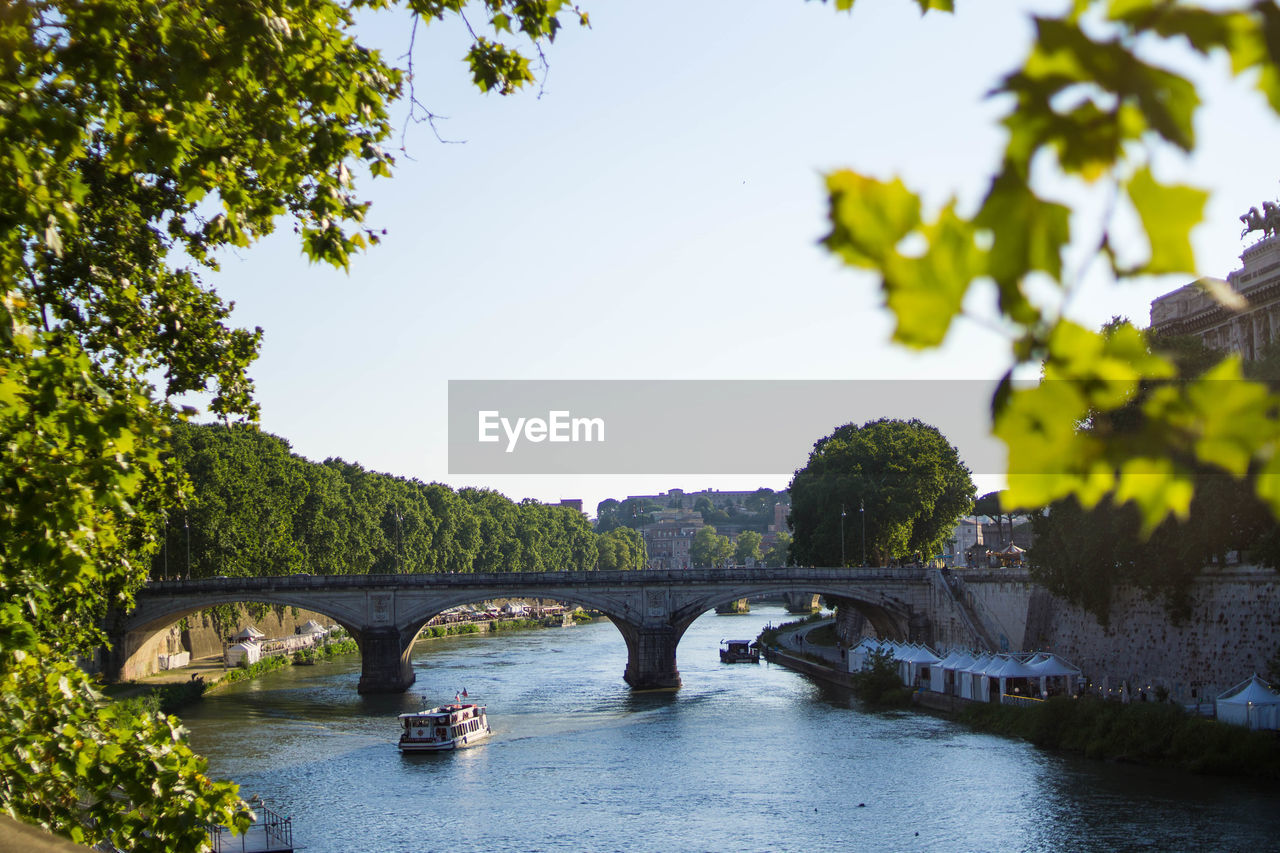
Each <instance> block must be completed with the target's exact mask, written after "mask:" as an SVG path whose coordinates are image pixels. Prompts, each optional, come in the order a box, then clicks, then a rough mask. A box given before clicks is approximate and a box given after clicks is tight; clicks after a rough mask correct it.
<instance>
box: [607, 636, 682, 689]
mask: <svg viewBox="0 0 1280 853" xmlns="http://www.w3.org/2000/svg"><path fill="white" fill-rule="evenodd" d="M614 624H615V625H617V626H618V629H619V630H620V631H621V632H622V636H623V637H624V638H625V639H626V641H627V671H626V672H625V673H624V674H623V676H622V677H623V679H624V680H625V681H626V682H627V684H630V685H631V688H632V689H633V690H676V689H678V688H679V687H680V670H678V669H676V644H677V643H678V642H680V632H677V631H676V629H675V627H674V626H671V625H661V626H656V627H646V626H637V625H628V626H625V627H624V625H623V624H621V623H619V622H617V621H615V622H614Z"/></svg>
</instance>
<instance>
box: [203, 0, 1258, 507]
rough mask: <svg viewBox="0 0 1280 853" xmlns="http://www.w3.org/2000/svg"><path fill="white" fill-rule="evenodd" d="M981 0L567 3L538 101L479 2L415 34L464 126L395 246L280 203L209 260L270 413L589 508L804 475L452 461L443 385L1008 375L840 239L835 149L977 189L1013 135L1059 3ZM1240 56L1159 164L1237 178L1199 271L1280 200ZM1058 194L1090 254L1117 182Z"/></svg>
mask: <svg viewBox="0 0 1280 853" xmlns="http://www.w3.org/2000/svg"><path fill="white" fill-rule="evenodd" d="M957 5H958V6H959V7H960V11H959V12H958V13H957V14H956V15H937V14H930V15H929V16H928V17H925V18H921V16H920V15H919V13H918V10H917V8H916V6H915V4H914V3H913V2H910V0H861V2H860V3H859V4H858V6H857V9H856V11H855V12H854V13H853V14H852V15H848V14H838V13H836V12H835V11H834V9H833V8H832V7H831V6H830V5H827V4H819V3H806V2H801V0H770V2H745V1H744V0H732V2H730V0H713V2H698V3H687V2H672V0H648V2H626V3H624V2H592V0H584V3H583V7H584V8H585V9H586V10H587V11H588V12H589V13H590V15H591V22H592V27H591V29H590V30H583V29H580V28H578V27H577V26H576V24H573V25H569V26H567V27H566V29H565V30H564V32H563V33H562V35H561V36H560V38H559V39H558V40H557V42H556V44H554V45H553V46H551V47H550V48H549V49H548V51H547V56H548V59H549V60H550V63H551V66H550V70H549V72H548V73H547V74H546V76H545V82H544V85H543V87H542V92H541V96H539V92H538V89H537V88H535V89H534V90H532V91H528V92H524V93H521V94H517V95H515V96H511V97H507V98H503V97H499V96H497V95H484V94H481V93H479V92H478V91H477V90H476V89H474V88H473V87H471V85H470V83H469V80H468V74H467V70H466V66H465V65H464V63H463V61H462V55H463V53H464V51H465V49H466V44H467V40H466V35H465V32H464V31H463V30H461V29H460V26H459V25H456V24H453V23H450V22H445V23H438V24H434V25H432V27H430V28H429V29H428V30H427V31H425V32H423V31H421V30H420V31H419V34H418V39H417V50H416V54H415V67H416V70H417V95H418V98H419V100H421V101H422V102H424V103H425V104H426V105H427V106H429V107H430V108H431V109H432V110H433V111H434V112H435V113H437V114H438V115H441V116H446V117H447V120H444V121H441V122H440V123H439V125H438V126H439V128H440V132H441V135H442V136H443V137H444V138H445V139H447V140H451V141H456V144H455V142H450V143H448V144H442V143H440V142H438V141H437V140H436V138H435V136H434V135H433V134H432V132H431V130H430V129H429V128H427V127H426V126H416V127H411V128H410V129H409V130H408V131H407V136H406V138H405V144H406V147H407V156H406V155H405V154H400V155H399V156H398V160H399V163H398V166H397V168H396V170H395V175H394V177H393V178H391V179H390V180H385V179H380V180H378V181H373V182H370V181H368V180H365V181H363V182H362V183H361V184H360V185H359V189H360V190H361V192H362V193H363V195H364V197H367V198H369V199H371V200H372V201H373V209H372V211H371V214H370V217H369V224H370V225H372V226H374V227H378V228H386V229H387V232H388V234H387V237H386V238H385V240H384V242H383V244H382V245H381V246H379V247H377V248H375V249H373V250H372V251H370V252H369V253H367V254H365V255H363V256H360V257H357V258H356V259H355V260H354V262H353V264H352V268H351V271H350V273H349V274H344V273H342V272H335V271H333V270H330V269H328V268H326V267H319V266H312V265H309V264H308V263H307V262H306V261H305V259H304V258H303V257H302V256H301V253H300V252H299V250H298V245H297V242H296V239H295V238H294V236H293V235H292V233H291V232H290V231H289V229H288V228H287V227H285V228H283V229H282V233H281V234H279V235H277V236H276V237H273V238H271V239H269V240H267V241H265V242H264V243H262V244H259V245H258V246H256V247H254V248H252V249H250V250H247V251H245V252H242V253H239V254H237V255H233V256H228V257H226V258H225V260H224V262H223V267H222V270H221V272H219V273H217V274H213V275H210V276H209V277H208V279H207V280H208V282H209V283H211V284H213V286H214V287H215V288H216V289H217V290H218V291H219V292H220V293H221V294H222V295H223V296H224V297H225V298H227V299H231V300H234V301H235V302H236V305H237V308H236V312H235V315H234V316H235V320H236V322H238V323H239V324H241V325H245V326H255V325H257V326H262V327H263V328H264V329H265V330H266V340H265V343H264V345H263V349H262V355H261V358H260V359H259V361H258V362H257V364H256V365H255V366H254V368H253V370H252V373H253V376H254V377H255V379H256V382H257V398H258V400H259V402H260V403H261V406H262V427H263V428H264V429H265V430H267V431H268V432H271V433H274V434H276V435H280V436H282V437H284V438H286V439H288V440H289V441H290V442H291V443H292V445H293V448H294V450H295V451H296V452H298V453H301V454H302V455H304V456H307V457H308V458H311V459H315V460H321V459H324V458H326V457H329V456H340V457H342V458H344V459H347V460H349V461H355V462H359V463H360V464H362V465H364V466H365V467H367V468H370V469H373V470H378V471H386V472H390V473H393V474H398V475H403V476H408V477H417V478H419V479H422V480H425V481H433V480H435V481H440V482H445V483H449V484H450V485H452V486H455V487H459V486H465V485H476V486H486V487H491V488H496V489H498V490H500V491H502V492H504V493H505V494H507V495H508V496H510V497H511V498H513V499H516V500H519V499H521V498H524V497H533V498H538V499H541V500H557V499H559V498H562V497H580V498H583V499H584V500H585V501H586V506H587V508H588V509H589V510H592V511H593V510H594V508H595V505H596V503H597V502H598V501H600V500H602V499H604V498H606V497H618V498H622V497H625V496H626V495H627V494H641V493H648V492H653V491H657V490H665V489H668V488H671V487H680V488H685V489H686V490H690V489H698V488H704V487H714V488H722V489H732V488H756V487H758V486H762V485H763V486H769V487H771V488H784V487H785V486H786V484H787V482H788V480H789V473H790V472H779V473H778V474H777V475H776V476H773V477H719V478H717V477H706V476H699V477H687V476H682V475H680V473H679V472H670V473H663V474H661V475H656V476H652V477H606V476H598V477H532V476H529V477H506V478H487V479H486V478H461V477H450V476H449V473H448V466H447V460H446V439H447V433H446V387H447V385H446V383H447V382H448V380H450V379H864V378H867V379H870V378H892V379H901V380H903V381H910V380H916V379H929V380H938V379H992V378H994V377H997V376H999V375H1000V374H1001V373H1002V372H1003V371H1004V370H1005V369H1006V367H1007V359H1008V355H1007V344H1006V341H1005V339H1004V338H1003V337H1002V335H1001V334H1000V332H999V331H998V330H996V329H995V328H993V327H992V325H990V324H987V323H983V322H974V321H962V322H961V323H960V324H959V325H957V326H955V327H953V330H952V333H951V335H950V337H949V339H948V341H947V344H946V346H945V347H944V348H943V349H942V350H940V351H937V352H933V353H928V354H923V355H916V354H911V353H907V352H905V351H904V350H902V349H900V348H897V347H895V346H892V345H891V344H890V342H889V335H890V331H891V324H890V319H889V317H888V315H887V314H886V312H885V311H883V310H882V309H881V308H880V301H879V294H878V292H877V290H876V281H875V279H874V278H873V277H872V276H869V275H866V274H864V273H861V272H854V271H852V270H847V269H845V268H842V267H841V266H840V265H839V264H838V263H837V262H836V261H835V260H834V259H833V258H832V257H830V256H828V255H827V254H826V253H825V252H824V251H823V250H822V249H821V248H820V247H818V246H817V240H818V239H819V238H820V237H821V236H822V235H823V234H824V233H825V226H826V221H825V215H826V208H825V197H824V194H823V190H822V173H823V172H824V171H826V170H830V169H834V168H839V167H846V166H847V167H850V168H854V169H857V170H859V171H862V172H866V173H870V174H874V175H877V176H879V177H883V178H888V177H891V176H893V175H900V176H902V177H903V178H904V179H905V180H906V181H907V183H908V185H911V186H914V187H916V188H918V189H923V190H926V191H927V194H926V200H927V201H928V202H929V203H931V204H933V205H939V204H941V203H942V202H944V201H945V200H946V198H947V197H948V196H949V195H951V194H953V193H955V194H958V195H959V196H960V198H961V199H962V201H965V202H968V203H969V204H970V205H971V207H970V209H972V205H973V204H974V203H976V201H977V200H978V199H979V198H980V197H981V194H982V193H983V191H984V190H985V186H986V183H987V181H988V180H989V177H990V174H991V172H992V170H993V169H994V167H995V165H996V162H997V159H998V156H999V152H1000V146H1001V144H1002V134H1001V132H1000V131H999V128H998V126H997V124H996V119H997V117H998V116H999V115H1000V113H1001V109H1002V106H1003V105H1002V104H1001V103H1000V102H998V101H993V100H990V99H987V98H985V97H984V95H985V93H986V92H987V91H989V90H990V89H991V88H992V87H993V86H994V85H995V84H996V83H997V81H998V80H999V78H1000V76H1001V75H1002V74H1003V73H1005V72H1007V71H1009V70H1011V69H1012V68H1014V67H1015V66H1016V64H1018V63H1019V62H1020V60H1021V58H1022V56H1023V54H1024V53H1025V51H1026V48H1027V43H1028V38H1029V34H1030V22H1029V18H1028V10H1029V9H1037V8H1038V9H1042V10H1056V9H1057V8H1058V7H1059V6H1061V5H1062V4H1060V3H1014V2H1007V3H999V4H988V3H979V2H975V1H974V0H960V2H959V3H958V4H957ZM995 7H998V8H995ZM358 33H359V35H360V38H361V40H362V41H364V42H365V43H367V44H370V45H372V46H377V47H380V48H382V49H383V51H384V54H385V55H386V56H388V57H389V58H392V59H395V58H396V57H400V56H402V55H403V54H404V53H405V50H406V48H407V46H408V40H409V26H408V19H407V17H405V16H399V15H397V14H386V13H384V14H380V15H373V16H370V17H368V18H366V19H363V20H362V22H361V25H360V28H359V30H358ZM1173 59H1174V60H1175V61H1178V62H1180V63H1182V64H1183V65H1185V62H1183V58H1182V57H1180V56H1174V57H1173ZM1221 66H1222V63H1219V64H1218V69H1214V68H1209V69H1207V73H1205V74H1203V75H1200V76H1201V77H1202V78H1203V80H1205V81H1206V82H1205V83H1204V85H1203V86H1202V91H1201V94H1202V97H1203V98H1204V100H1206V101H1207V102H1209V103H1210V107H1209V108H1208V109H1207V110H1205V111H1204V112H1203V114H1202V115H1201V118H1200V122H1199V124H1198V134H1199V139H1200V144H1201V149H1202V150H1201V152H1200V153H1199V154H1198V156H1197V158H1196V159H1195V160H1193V161H1190V162H1187V161H1183V160H1181V159H1180V158H1178V157H1173V156H1163V155H1162V156H1159V157H1157V159H1156V161H1155V165H1156V167H1157V172H1158V173H1159V174H1161V175H1162V176H1163V177H1173V176H1176V177H1179V178H1180V179H1182V180H1186V181H1188V182H1190V183H1196V184H1199V185H1201V186H1205V187H1208V188H1211V189H1212V190H1213V191H1214V192H1215V196H1214V199H1213V201H1212V203H1211V206H1210V208H1209V215H1208V222H1207V223H1206V224H1205V225H1204V226H1202V227H1200V228H1199V229H1197V231H1196V232H1194V238H1195V242H1196V248H1197V252H1198V259H1199V263H1200V265H1201V269H1200V273H1201V274H1206V275H1215V276H1219V277H1224V276H1225V275H1226V273H1227V272H1228V271H1230V270H1231V269H1234V268H1235V267H1236V266H1237V265H1238V260H1237V256H1238V255H1239V253H1240V251H1241V250H1242V248H1243V244H1242V242H1241V241H1240V240H1239V233H1240V224H1239V223H1238V221H1237V220H1236V217H1237V216H1238V215H1239V214H1240V213H1242V212H1244V211H1245V210H1247V209H1248V208H1249V207H1250V206H1254V205H1257V206H1260V205H1261V203H1262V201H1263V200H1266V199H1273V198H1275V197H1276V196H1277V195H1280V187H1277V179H1278V178H1280V174H1277V172H1278V169H1277V158H1276V152H1277V151H1280V128H1277V126H1276V123H1275V122H1274V121H1271V120H1269V119H1268V118H1267V114H1266V113H1265V112H1264V106H1263V104H1262V102H1261V99H1260V98H1258V97H1257V96H1256V95H1254V94H1252V92H1251V91H1250V90H1249V89H1248V87H1247V86H1245V85H1244V84H1241V83H1238V82H1237V83H1235V84H1232V85H1230V86H1225V87H1224V86H1221V85H1219V83H1218V82H1214V81H1221V80H1222V79H1224V77H1223V75H1222V74H1221V73H1220V67H1221ZM396 115H397V124H399V123H400V121H401V120H402V117H403V108H402V107H398V108H397V113H396ZM399 145H400V138H399V135H398V134H397V138H396V139H395V140H393V141H392V142H391V143H389V145H388V147H389V148H393V149H395V148H398V147H399ZM1042 189H1043V190H1044V191H1046V192H1048V193H1049V194H1053V195H1058V196H1059V197H1062V198H1068V199H1070V200H1072V201H1080V202H1082V203H1083V210H1084V211H1085V214H1084V215H1082V216H1080V217H1078V219H1077V221H1076V222H1075V223H1073V234H1074V235H1075V236H1076V238H1077V243H1078V247H1077V251H1076V252H1075V254H1074V256H1073V257H1071V258H1069V261H1070V263H1071V265H1072V267H1073V268H1077V267H1079V266H1080V264H1081V263H1082V261H1083V259H1084V258H1085V257H1087V255H1088V250H1087V249H1085V248H1084V247H1086V246H1088V245H1092V244H1093V243H1095V241H1096V237H1097V227H1098V226H1097V224H1096V221H1094V220H1091V219H1090V218H1089V217H1088V213H1090V212H1093V211H1096V209H1097V204H1096V199H1094V198H1092V197H1089V196H1082V195H1079V194H1077V193H1074V192H1073V191H1071V190H1069V189H1067V188H1065V187H1058V186H1055V185H1054V184H1052V183H1046V184H1042ZM1135 251H1136V252H1137V253H1138V254H1141V247H1140V246H1139V247H1137V248H1136V249H1135ZM1186 280H1187V279H1185V278H1182V277H1175V278H1165V279H1163V280H1154V281H1151V282H1148V283H1144V284H1141V285H1132V284H1131V285H1125V286H1121V287H1117V286H1114V285H1110V284H1109V283H1107V282H1106V281H1105V280H1101V279H1100V278H1099V277H1098V276H1096V275H1093V274H1088V275H1085V276H1084V278H1083V281H1084V284H1083V286H1082V287H1081V289H1080V292H1079V293H1078V294H1076V295H1075V296H1074V297H1073V298H1072V300H1071V302H1070V305H1069V307H1068V309H1067V311H1068V313H1069V314H1070V315H1071V316H1073V317H1074V318H1076V319H1078V320H1080V321H1082V322H1085V323H1087V324H1089V325H1092V326H1096V325H1100V324H1101V323H1102V322H1104V321H1106V320H1107V319H1108V318H1109V317H1111V316H1112V315H1114V314H1121V315H1126V316H1128V317H1130V318H1131V319H1133V320H1134V321H1136V322H1138V323H1139V325H1146V322H1147V317H1148V306H1149V302H1150V300H1151V299H1152V298H1153V297H1154V296H1156V295H1159V294H1161V293H1163V292H1166V291H1168V290H1171V289H1173V288H1175V287H1177V286H1180V285H1181V284H1184V283H1185V281H1186ZM993 301H994V300H993V296H992V294H991V293H990V292H989V291H986V290H983V291H981V292H979V293H976V294H974V297H973V298H972V299H971V301H970V303H969V304H968V306H967V307H968V308H970V309H971V310H972V311H973V312H974V313H975V314H977V315H979V316H981V315H984V314H986V315H990V314H991V310H990V306H991V305H992V304H993ZM761 409H762V410H764V411H766V412H767V411H769V401H767V400H762V401H761ZM984 411H985V401H984V400H978V401H977V404H976V405H975V409H974V412H975V414H974V416H975V417H982V416H983V412H984ZM775 414H778V415H784V414H785V413H780V412H779V413H775ZM679 416H680V413H679V412H672V417H675V418H678V417H679ZM732 417H733V415H732V413H726V421H725V422H724V423H711V424H708V423H691V424H690V425H689V427H690V429H697V430H708V429H710V430H716V429H726V428H731V425H732ZM837 425H838V424H835V423H833V424H831V427H833V428H834V427H835V426H837ZM819 437H820V435H815V436H813V438H814V440H816V439H818V438H819ZM807 449H808V448H798V449H797V463H796V464H797V465H800V464H803V461H804V456H805V453H806V452H807ZM960 450H961V453H962V455H963V454H964V452H965V448H964V447H961V448H960ZM999 485H1000V482H999V477H991V476H985V477H982V478H979V481H978V487H979V490H980V491H984V490H986V489H989V488H995V487H998V486H999Z"/></svg>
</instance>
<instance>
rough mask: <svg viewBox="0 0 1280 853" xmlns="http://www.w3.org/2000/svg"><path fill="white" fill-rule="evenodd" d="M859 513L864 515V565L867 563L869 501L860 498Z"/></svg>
mask: <svg viewBox="0 0 1280 853" xmlns="http://www.w3.org/2000/svg"><path fill="white" fill-rule="evenodd" d="M858 514H859V515H860V516H862V565H863V566H865V565H866V564H867V501H866V499H865V498H858Z"/></svg>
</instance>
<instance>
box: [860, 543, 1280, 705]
mask: <svg viewBox="0 0 1280 853" xmlns="http://www.w3.org/2000/svg"><path fill="white" fill-rule="evenodd" d="M955 574H956V575H957V576H958V577H957V578H956V581H955V582H954V583H953V584H952V586H951V590H952V591H951V593H950V594H948V591H947V589H946V588H945V587H944V585H943V584H942V583H934V584H933V585H932V586H931V588H930V591H929V595H928V597H927V601H928V604H927V608H928V611H929V612H928V619H927V620H925V621H926V622H927V625H928V628H927V630H926V631H925V632H923V635H922V636H919V637H915V638H914V639H919V640H922V641H925V642H929V643H930V644H931V645H933V646H934V647H935V648H936V649H938V650H945V649H949V648H952V647H957V646H959V647H965V648H972V647H973V646H974V645H975V641H974V639H973V632H972V631H971V630H970V629H969V625H971V624H975V623H976V624H977V625H978V627H979V630H981V631H983V632H985V633H986V635H987V636H988V637H989V638H990V643H991V644H992V645H995V646H996V647H997V650H999V651H1015V652H1016V651H1038V650H1044V651H1052V652H1056V653H1057V654H1059V655H1061V656H1062V657H1064V658H1066V659H1067V660H1069V661H1071V662H1072V663H1074V664H1075V665H1076V666H1078V667H1080V669H1081V671H1082V672H1083V674H1084V676H1085V677H1086V678H1087V679H1088V680H1089V681H1090V682H1092V686H1093V688H1094V689H1096V690H1098V691H1100V692H1102V693H1103V695H1112V696H1114V695H1118V694H1119V692H1120V690H1121V686H1122V685H1123V684H1126V683H1127V685H1128V688H1129V690H1130V692H1131V694H1132V695H1133V696H1135V697H1136V696H1137V693H1138V691H1139V690H1142V691H1151V690H1154V689H1155V688H1156V687H1157V686H1162V687H1164V688H1165V689H1167V690H1168V691H1169V693H1170V696H1171V698H1173V699H1174V700H1176V701H1179V702H1184V703H1190V702H1195V701H1206V700H1209V699H1212V698H1214V697H1216V696H1217V695H1218V694H1219V693H1221V692H1222V691H1224V690H1226V689H1227V688H1229V687H1231V686H1232V685H1234V684H1236V683H1238V682H1240V681H1242V680H1244V679H1246V678H1248V677H1249V676H1250V675H1252V674H1253V673H1255V672H1256V673H1258V674H1260V675H1262V676H1263V677H1266V676H1267V669H1268V663H1269V661H1270V660H1272V659H1273V657H1274V656H1276V655H1277V653H1280V576H1278V575H1277V573H1276V572H1275V571H1273V570H1271V569H1264V568H1259V567H1255V566H1232V567H1227V568H1225V569H1215V570H1212V571H1206V573H1205V574H1204V575H1202V576H1201V577H1200V578H1199V579H1198V580H1197V581H1196V582H1195V584H1194V587H1193V591H1192V606H1191V615H1190V618H1188V619H1187V620H1185V621H1184V622H1181V623H1178V624H1175V623H1174V622H1173V621H1172V620H1171V619H1170V618H1169V615H1168V613H1167V612H1166V610H1165V607H1164V604H1163V602H1162V601H1160V600H1159V599H1149V598H1147V597H1146V596H1145V595H1144V594H1143V593H1142V592H1141V591H1140V590H1138V589H1135V588H1128V587H1120V588H1118V589H1116V591H1115V593H1114V599H1113V604H1112V610H1111V619H1110V621H1109V624H1107V625H1105V626H1104V625H1102V624H1101V623H1099V622H1098V620H1097V619H1096V618H1095V617H1094V616H1093V615H1092V614H1090V613H1088V612H1087V611H1085V610H1084V609H1083V608H1080V607H1077V606H1075V605H1073V604H1071V603H1069V602H1067V601H1065V600H1063V599H1061V598H1057V597H1055V596H1053V595H1050V594H1049V593H1048V591H1046V590H1045V589H1044V588H1043V587H1040V586H1039V585H1037V584H1034V583H1032V582H1031V580H1030V578H1029V576H1028V574H1027V573H1026V572H1025V571H1019V570H993V571H989V572H980V573H979V572H956V573H955ZM842 615H843V614H842ZM859 627H860V626H859Z"/></svg>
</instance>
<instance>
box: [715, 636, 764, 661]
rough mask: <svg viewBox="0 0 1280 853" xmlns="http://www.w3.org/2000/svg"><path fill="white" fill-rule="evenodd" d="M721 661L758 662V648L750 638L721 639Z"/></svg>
mask: <svg viewBox="0 0 1280 853" xmlns="http://www.w3.org/2000/svg"><path fill="white" fill-rule="evenodd" d="M720 642H721V643H723V644H724V648H723V649H721V650H720V662H721V663H760V649H759V648H757V647H756V646H755V645H754V644H753V643H751V641H750V640H721V641H720Z"/></svg>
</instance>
